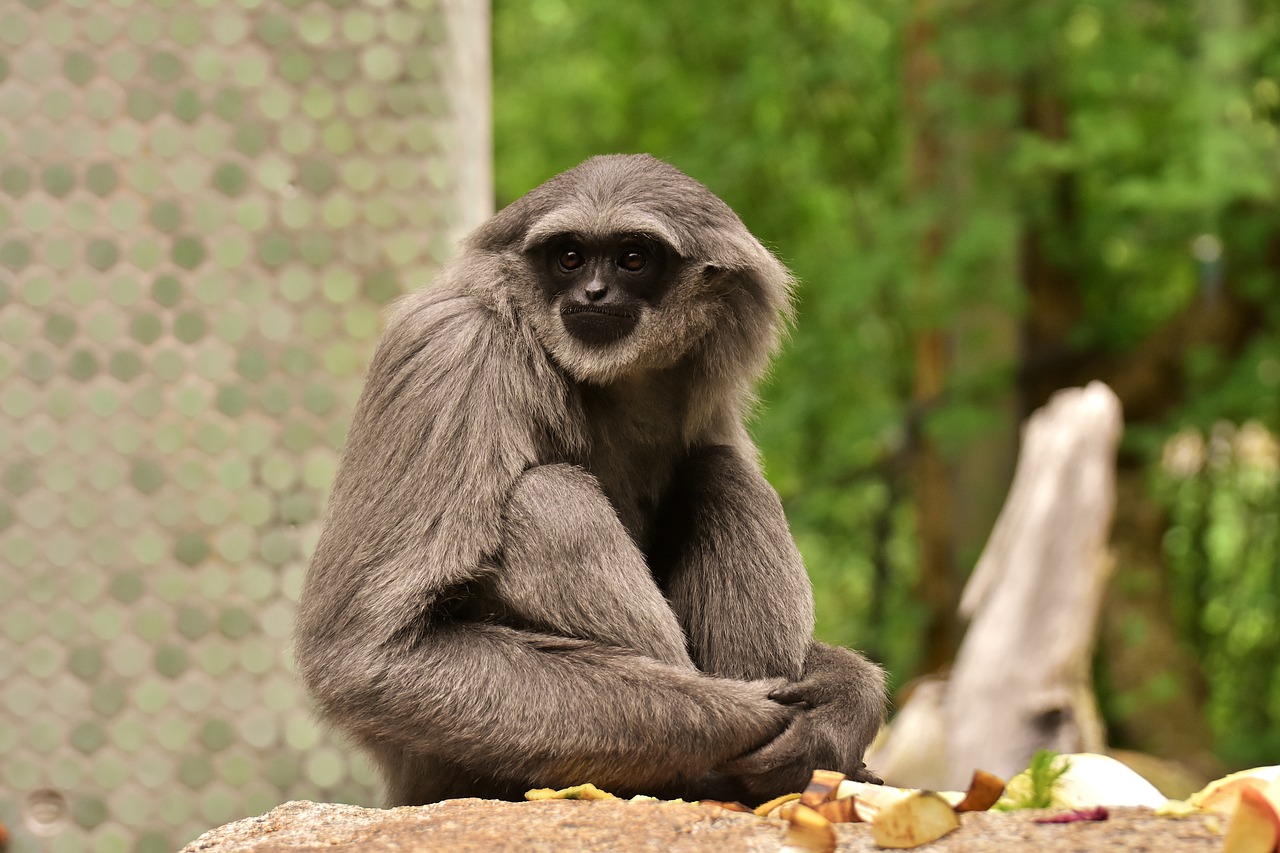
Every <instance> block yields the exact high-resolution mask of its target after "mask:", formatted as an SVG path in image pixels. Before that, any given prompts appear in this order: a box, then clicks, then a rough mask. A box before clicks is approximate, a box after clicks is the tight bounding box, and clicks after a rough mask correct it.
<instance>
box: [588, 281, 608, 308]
mask: <svg viewBox="0 0 1280 853" xmlns="http://www.w3.org/2000/svg"><path fill="white" fill-rule="evenodd" d="M583 295H585V296H586V297H587V301H588V302H599V301H600V300H601V299H604V298H605V297H606V296H608V295H609V285H607V284H605V283H604V282H603V281H601V280H600V279H598V278H593V279H591V283H590V284H588V285H587V286H586V288H585V289H584V290H583Z"/></svg>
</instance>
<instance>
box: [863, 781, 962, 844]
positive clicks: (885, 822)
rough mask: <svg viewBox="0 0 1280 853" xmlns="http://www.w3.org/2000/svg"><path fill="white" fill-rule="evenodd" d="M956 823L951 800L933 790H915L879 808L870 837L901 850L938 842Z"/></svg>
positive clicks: (956, 816) (958, 823)
mask: <svg viewBox="0 0 1280 853" xmlns="http://www.w3.org/2000/svg"><path fill="white" fill-rule="evenodd" d="M959 826H960V817H959V816H958V815H957V814H956V810H955V809H953V808H952V807H951V804H950V803H948V802H947V801H946V800H945V799H943V798H942V797H940V796H939V795H938V794H936V793H934V792H932V791H918V792H916V793H914V794H911V795H910V796H907V797H903V798H902V799H899V800H895V801H894V802H891V803H889V804H888V805H885V806H883V807H882V808H880V809H879V810H878V812H877V814H876V815H875V818H874V820H872V822H871V837H872V838H873V839H874V840H875V842H876V844H878V845H880V846H881V847H892V848H897V849H904V848H908V847H919V846H920V845H921V844H928V843H929V842H931V841H937V840H938V839H939V838H941V837H942V836H944V835H946V834H947V833H948V832H951V831H952V830H954V829H957V828H958V827H959Z"/></svg>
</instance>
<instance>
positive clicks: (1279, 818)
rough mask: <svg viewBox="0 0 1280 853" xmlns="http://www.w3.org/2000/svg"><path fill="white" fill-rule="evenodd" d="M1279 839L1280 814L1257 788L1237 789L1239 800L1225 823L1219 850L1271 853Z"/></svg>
mask: <svg viewBox="0 0 1280 853" xmlns="http://www.w3.org/2000/svg"><path fill="white" fill-rule="evenodd" d="M1277 842H1280V814H1277V813H1276V806H1275V804H1274V803H1272V802H1271V800H1270V799H1268V798H1267V796H1266V795H1265V794H1263V792H1262V791H1259V790H1258V789H1257V788H1251V787H1244V788H1241V789H1240V804H1239V805H1238V806H1237V807H1236V813H1235V814H1234V815H1232V817H1231V825H1230V826H1229V827H1227V837H1226V840H1225V841H1224V842H1223V845H1222V851H1223V853H1275V849H1276V844H1277Z"/></svg>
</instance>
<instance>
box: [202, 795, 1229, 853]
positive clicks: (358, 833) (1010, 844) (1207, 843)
mask: <svg viewBox="0 0 1280 853" xmlns="http://www.w3.org/2000/svg"><path fill="white" fill-rule="evenodd" d="M1042 815H1043V813H1042V812H1016V813H1011V814H1005V813H998V812H980V813H978V812H975V813H968V814H965V815H963V817H962V820H963V824H962V826H961V828H960V829H959V830H957V831H956V832H953V833H952V834H950V835H948V836H946V837H945V838H943V839H941V840H939V841H936V842H934V843H933V844H930V845H926V846H925V847H922V848H919V849H921V850H927V851H929V852H930V853H960V851H964V853H988V851H991V853H994V851H1006V850H1024V849H1025V850H1036V851H1037V853H1068V851H1070V852H1071V853H1075V851H1092V850H1098V851H1151V852H1152V853H1156V851H1160V853H1201V851H1215V853H1216V851H1218V850H1221V848H1222V835H1221V832H1222V827H1221V825H1220V823H1219V821H1218V819H1216V818H1214V817H1211V816H1206V815H1197V816H1194V817H1190V818H1182V819H1173V818H1162V817H1156V816H1155V815H1153V814H1152V813H1151V812H1150V811H1148V810H1144V809H1132V808H1131V809H1115V810H1113V811H1112V816H1111V819H1110V820H1106V821H1100V822H1086V823H1071V824H1037V823H1035V822H1034V820H1035V818H1036V817H1039V816H1042ZM836 831H837V835H838V837H839V842H840V846H839V849H840V851H844V852H845V853H851V852H852V851H875V850H878V849H879V848H877V847H876V846H875V844H874V843H873V842H872V840H871V832H870V830H869V829H868V828H867V827H866V826H865V825H862V824H840V825H838V826H837V827H836ZM785 834H786V831H785V824H783V823H782V822H781V821H777V820H766V819H763V818H757V817H754V816H752V815H748V814H738V813H734V812H729V811H725V810H723V809H719V808H715V807H712V806H697V805H689V804H686V803H664V802H639V803H632V802H624V801H621V800H605V801H595V802H585V801H576V800H550V801H544V802H538V803H503V802H494V801H490V800H448V801H445V802H443V803H435V804H433V805H429V806H421V807H415V808H399V809H389V810H383V809H362V808H359V807H356V806H344V805H332V804H323V803H310V802H291V803H285V804H284V805H282V806H278V807H276V808H275V809H272V810H271V811H270V812H268V813H267V814H265V815H262V816H261V817H253V818H247V819H245V820H240V821H236V822H235V823H229V824H227V825H226V826H223V827H221V828H219V829H214V830H211V831H210V832H206V833H205V834H204V835H202V836H200V837H199V838H197V839H196V840H195V841H193V842H191V844H189V845H188V846H187V847H186V848H185V849H184V850H183V853H197V852H198V853H276V851H280V853H301V851H335V850H361V851H367V853H391V851H411V850H422V851H431V850H442V851H450V853H454V851H457V853H469V851H477V853H478V851H486V853H488V851H494V850H520V851H524V853H540V851H547V853H551V851H555V853H574V851H597V850H608V851H614V850H627V851H664V853H665V851H694V850H701V851H707V850H716V851H718V850H734V851H746V853H755V851H759V852H760V853H777V851H778V850H779V849H780V848H781V847H782V844H783V838H784V836H785Z"/></svg>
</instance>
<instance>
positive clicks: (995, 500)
mask: <svg viewBox="0 0 1280 853" xmlns="http://www.w3.org/2000/svg"><path fill="white" fill-rule="evenodd" d="M445 8H446V7H445V6H444V5H443V4H440V3H437V2H435V0H404V1H403V2H401V1H400V0H367V2H355V0H324V2H321V0H278V1H277V0H239V2H235V3H232V2H227V3H208V2H193V1H192V0H111V2H95V1H94V0H79V1H78V2H68V3H58V2H50V0H11V2H9V3H7V4H5V5H4V6H3V7H0V821H2V822H4V823H5V824H7V825H9V826H10V828H11V830H13V831H15V833H16V840H15V841H16V843H15V846H16V848H17V849H19V850H32V849H54V850H81V849H92V850H132V849H140V850H168V849H173V848H174V847H176V846H178V845H179V844H180V843H182V842H184V841H186V840H188V839H189V838H191V837H193V836H194V835H195V834H196V833H198V832H199V831H201V830H203V829H205V828H208V827H210V826H213V825H216V824H218V823H221V822H224V821H226V820H230V819H233V818H236V817H240V816H243V815H246V814H252V813H257V812H260V811H262V810H265V809H266V808H269V807H270V806H272V805H274V804H276V803H277V802H280V801H283V800H285V799H288V798H295V797H308V798H315V799H336V800H345V801H350V802H361V803H368V804H372V803H374V802H375V801H376V786H375V784H374V780H373V779H372V778H371V776H370V774H369V772H368V768H367V767H366V766H365V765H364V763H363V762H362V761H361V760H359V759H358V758H353V757H352V756H351V755H350V754H349V752H348V751H347V750H346V749H345V748H344V747H343V746H341V745H340V744H335V743H333V742H332V741H331V739H330V738H329V737H328V736H327V735H326V734H325V733H324V732H322V731H320V730H318V729H317V727H316V726H315V725H314V724H313V723H312V722H311V721H310V719H309V717H308V714H307V711H306V707H305V702H304V700H303V699H302V697H301V695H300V693H299V691H298V690H297V688H296V686H295V685H294V683H293V680H292V676H291V675H290V673H289V671H288V662H287V652H286V647H287V637H288V631H289V622H290V619H291V614H292V607H293V602H294V600H295V598H296V595H297V589H298V585H299V582H300V579H301V575H302V572H303V570H304V566H305V561H306V557H307V554H308V553H309V548H310V545H311V543H312V542H313V541H314V536H315V532H316V528H317V525H318V519H319V516H320V513H321V512H322V510H323V504H324V496H325V494H326V491H327V488H328V483H329V479H330V478H331V476H332V473H333V468H334V465H335V462H336V455H337V452H338V449H339V448H340V447H341V442H342V437H343V432H344V429H345V424H346V419H347V417H348V415H349V412H350V407H351V405H352V403H353V401H354V396H355V394H356V393H357V392H358V390H359V385H360V379H361V374H362V371H363V368H364V364H365V361H366V360H367V357H368V355H369V351H370V347H371V346H372V342H373V340H374V339H375V338H376V334H377V329H378V325H379V317H380V312H381V311H382V308H383V306H384V305H385V303H386V302H388V301H389V300H390V299H392V298H394V296H395V295H396V294H397V293H399V292H401V291H402V290H404V289H406V288H410V287H417V286H420V285H421V284H423V283H424V282H426V281H427V280H428V279H429V277H430V275H431V273H432V272H433V270H434V269H435V268H436V267H437V266H438V264H439V262H440V261H441V260H442V259H443V258H444V257H446V256H447V254H448V251H449V246H450V243H451V239H452V237H453V236H455V235H456V233H457V231H458V230H459V228H460V227H462V226H465V225H466V224H468V214H467V213H466V211H467V210H469V209H474V208H475V205H476V202H477V198H478V197H479V196H487V195H488V187H487V184H486V183H485V182H484V181H471V182H468V181H467V180H464V179H463V178H462V177H460V174H464V173H465V171H464V170H463V171H460V168H459V164H460V163H463V162H466V161H473V162H482V163H483V162H487V159H488V152H487V151H485V150H484V149H483V146H481V147H479V148H477V147H475V145H474V139H475V137H474V136H472V137H466V139H467V140H469V141H467V142H465V143H463V142H460V141H459V140H460V139H461V138H462V137H461V136H460V135H459V133H458V132H457V129H456V123H457V120H458V116H459V115H465V114H466V113H467V110H469V109H470V110H472V111H473V112H474V111H477V110H479V111H480V113H481V114H482V117H483V108H484V107H486V106H487V104H486V103H484V99H483V98H478V97H477V98H475V99H474V100H472V101H463V102H461V103H460V102H458V101H456V100H450V97H451V95H450V92H451V89H450V87H451V86H455V85H456V84H455V82H453V81H451V79H450V74H451V68H452V63H453V60H452V59H451V58H450V57H451V54H449V52H448V50H447V47H448V45H449V43H450V38H451V32H450V24H449V20H448V16H447V15H446V14H445V12H444V11H443V10H444V9H445ZM458 8H465V9H469V10H470V12H471V13H475V14H477V15H479V14H480V12H481V11H482V10H483V8H484V7H483V4H479V5H474V6H467V5H466V4H461V5H460V6H459V7H458ZM492 36H493V40H492V51H493V90H492V97H493V143H494V161H493V162H494V179H495V180H494V183H495V186H496V193H495V195H496V204H497V205H498V206H501V205H503V204H505V203H507V202H509V201H511V200H512V199H514V198H516V197H518V196H519V195H520V194H521V193H523V192H525V191H526V190H528V189H529V188H531V187H532V186H534V185H536V184H538V183H540V182H542V181H543V180H545V179H546V178H547V177H549V176H550V175H552V174H554V173H555V172H558V171H560V170H562V169H564V168H567V167H569V166H571V165H573V164H575V163H576V162H578V161H580V160H581V159H583V158H585V157H587V156H590V155H592V154H596V153H602V152H610V151H648V152H651V153H653V154H655V155H657V156H659V157H662V158H664V159H667V160H669V161H670V162H672V163H674V164H675V165H677V166H679V167H680V168H682V169H684V170H685V171H687V172H689V173H690V174H691V175H693V176H695V177H697V178H698V179H700V180H702V181H703V182H704V183H706V184H707V185H708V186H709V187H710V188H711V189H712V190H714V191H715V192H716V193H718V194H719V195H720V196H721V197H723V198H724V199H725V200H726V201H727V202H729V203H730V204H731V205H732V206H733V207H734V208H735V209H737V210H738V211H739V213H740V214H741V215H742V217H743V219H744V220H745V221H746V223H747V224H748V226H749V227H750V228H751V229H752V230H753V231H754V232H755V233H756V234H757V235H758V236H759V237H760V238H761V239H762V240H764V241H765V242H766V244H767V245H769V246H770V247H771V248H773V249H774V250H775V251H776V252H777V253H778V254H779V255H780V256H781V257H782V258H783V259H784V260H785V261H786V262H787V263H788V264H790V265H791V266H792V268H793V269H794V270H795V272H796V273H797V275H798V276H799V278H800V280H801V282H802V285H801V287H800V290H799V292H798V297H799V318H798V322H797V325H796V328H795V330H794V333H793V335H792V337H791V340H790V341H789V343H788V345H787V347H786V349H785V351H784V354H783V355H782V357H781V358H780V360H779V361H778V363H777V364H776V366H775V369H774V371H773V373H772V374H771V377H770V379H769V382H768V384H767V385H766V387H765V388H764V389H763V394H762V398H763V399H762V406H761V410H760V414H759V416H758V417H757V419H756V421H755V423H754V426H753V430H754V433H755V435H756V437H757V439H758V440H759V443H760V444H761V447H762V449H763V451H764V455H765V460H766V466H767V473H768V475H769V477H770V479H771V480H772V482H773V483H774V484H775V486H776V487H777V488H778V490H779V491H780V493H781V494H782V497H783V500H784V503H785V505H786V509H787V512H788V516H789V518H790V520H791V523H792V525H793V528H794V530H795V535H796V538H797V540H798V542H799V544H800V546H801V549H802V551H803V552H804V554H805V557H806V560H807V562H808V564H809V567H810V571H811V574H812V576H813V579H814V585H815V590H816V592H817V603H818V610H819V632H820V633H821V634H822V635H823V636H824V637H825V638H827V639H830V640H833V641H837V642H842V643H847V644H851V645H855V646H858V647H860V648H863V649H866V650H868V651H869V652H870V653H871V654H872V655H874V656H875V657H877V658H879V659H881V660H883V661H884V662H885V663H886V664H887V666H888V667H889V669H890V671H891V673H892V677H893V680H894V683H895V685H897V686H902V685H904V684H906V683H907V682H908V681H909V680H910V679H911V678H913V677H914V676H916V675H920V674H922V673H925V672H930V671H933V670H935V669H937V668H938V667H941V666H944V665H945V664H946V663H947V662H948V661H949V660H950V658H951V656H952V655H953V653H954V651H955V648H956V644H957V642H958V640H959V638H960V636H961V633H962V626H960V625H958V624H957V622H956V620H955V616H954V614H955V603H956V601H957V599H958V596H959V591H960V589H961V587H962V584H963V581H964V578H965V576H966V575H967V572H968V570H969V568H970V567H971V566H972V564H973V562H974V560H975V559H976V556H977V554H978V552H979V550H980V549H981V547H982V544H983V542H984V540H985V537H986V534H987V532H988V531H989V529H990V525H991V523H992V521H993V520H994V517H995V514H996V512H997V511H998V509H999V506H1000V502H1001V500H1002V499H1003V496H1004V491H1005V489H1006V487H1007V485H1008V480H1009V477H1010V474H1011V471H1012V465H1013V461H1014V453H1015V450H1016V441H1017V430H1018V424H1019V423H1020V421H1021V419H1022V418H1024V417H1025V416H1026V415H1027V414H1028V413H1029V412H1030V411H1031V410H1033V409H1034V408H1035V407H1036V406H1038V405H1040V404H1042V403H1043V402H1044V401H1045V400H1046V399H1047V398H1048V396H1049V395H1050V394H1051V393H1052V392H1053V391H1054V390H1055V389H1057V388H1061V387H1067V386H1073V385H1080V384H1082V383H1084V382H1085V381H1087V380H1089V379H1094V378H1099V379H1103V380H1104V381H1107V382H1108V383H1109V384H1111V386H1112V387H1113V388H1114V389H1115V390H1116V392H1117V393H1118V394H1119V395H1120V397H1121V400H1122V402H1123V404H1124V406H1125V410H1126V417H1127V432H1126V438H1125V442H1124V448H1123V451H1122V454H1121V459H1120V465H1119V471H1118V476H1119V495H1120V501H1119V507H1118V510H1117V517H1116V525H1115V537H1114V539H1115V542H1114V544H1115V548H1116V554H1117V558H1118V564H1117V569H1116V575H1115V577H1114V578H1113V580H1112V584H1111V587H1110V594H1109V596H1108V600H1107V602H1106V605H1105V612H1104V619H1103V625H1102V637H1101V642H1100V647H1099V652H1098V656H1097V675H1098V684H1099V690H1100V694H1101V699H1102V702H1103V709H1104V712H1105V714H1106V717H1107V722H1108V726H1109V733H1110V737H1111V740H1112V741H1113V743H1115V744H1116V745H1119V746H1126V747H1133V748H1138V749H1143V750H1146V751H1149V752H1152V753H1154V754H1157V755H1162V756H1167V757H1173V758H1177V759H1181V760H1184V761H1186V762H1188V763H1189V764H1191V765H1192V766H1193V767H1195V768H1196V769H1198V770H1200V771H1201V772H1205V773H1209V772H1216V771H1217V770H1219V769H1221V768H1222V767H1224V766H1232V767H1234V766H1243V765H1252V764H1265V763H1274V762H1276V761H1277V760H1280V725H1277V722H1278V718H1280V678H1277V667H1278V666H1280V631H1277V626H1276V624H1275V621H1276V614H1277V613H1278V612H1280V602H1278V601H1277V595H1278V592H1277V591H1278V590H1280V487H1278V483H1280V448H1278V446H1277V440H1276V431H1277V430H1278V429H1280V213H1278V212H1277V201H1278V200H1280V128H1278V127H1277V122H1280V8H1277V7H1276V6H1275V4H1273V3H1268V2H1263V0H1151V2H1143V1H1142V0H1124V2H1121V0H1112V2H1104V0H1098V1H1097V2H1083V1H1082V0H1071V2H1067V0H1040V2H1036V3H1022V2H1013V0H990V2H983V3H979V2H972V1H970V2H957V0H951V2H946V0H771V1H770V2H755V0H751V2H742V3H737V4H733V5H732V6H724V7H722V8H713V7H708V6H705V5H699V4H693V3H688V2H672V1H671V0H651V2H648V3H645V4H617V3H613V2H605V0H579V2H569V0H521V2H515V0H495V2H494V4H493V7H492ZM466 145H471V146H472V147H470V148H467V147H466ZM481 171H483V170H481ZM487 202H488V199H487V198H483V199H481V200H480V205H481V207H483V206H484V205H485V204H486V203H487ZM45 818H48V821H47V823H42V822H41V821H42V820H44V819H45ZM33 820H34V824H33ZM33 826H34V829H33V828H32V827H33ZM37 831H38V832H42V833H45V834H44V835H37V834H36V833H37Z"/></svg>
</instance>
